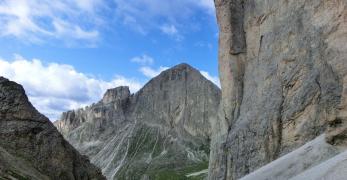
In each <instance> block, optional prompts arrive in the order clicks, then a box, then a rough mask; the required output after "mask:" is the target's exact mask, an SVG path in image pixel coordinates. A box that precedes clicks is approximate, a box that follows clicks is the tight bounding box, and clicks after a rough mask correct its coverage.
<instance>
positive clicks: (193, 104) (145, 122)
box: [55, 64, 220, 179]
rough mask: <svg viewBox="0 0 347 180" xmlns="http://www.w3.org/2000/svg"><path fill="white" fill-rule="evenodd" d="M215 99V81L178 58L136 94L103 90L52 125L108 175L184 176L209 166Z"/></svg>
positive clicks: (216, 91)
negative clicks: (100, 95)
mask: <svg viewBox="0 0 347 180" xmlns="http://www.w3.org/2000/svg"><path fill="white" fill-rule="evenodd" d="M219 101H220V89H219V88H218V87H217V86H216V85H214V84H213V83H212V82H210V81H208V80H207V79H206V78H205V77H203V76H202V75H201V74H200V72H199V71H197V70H196V69H194V68H192V67H191V66H189V65H187V64H180V65H177V66H175V67H173V68H171V69H169V70H166V71H164V72H162V73H161V74H160V75H158V76H157V77H155V78H153V79H152V80H150V81H149V82H148V83H147V84H146V85H145V86H144V87H143V88H142V89H140V90H139V91H138V92H137V93H135V94H130V93H129V89H128V88H127V87H118V88H115V89H111V90H108V91H107V92H106V94H105V96H104V98H103V99H102V100H101V101H100V102H98V103H96V104H93V105H91V106H89V107H86V108H83V109H79V110H73V111H69V112H66V113H64V114H63V115H62V118H61V120H59V121H57V122H55V125H56V127H58V129H59V130H60V132H62V134H63V135H64V137H65V138H66V139H67V140H68V141H69V142H70V143H71V144H72V145H73V146H74V147H76V149H78V150H79V151H80V152H81V153H82V154H85V155H87V156H88V157H90V158H91V161H92V162H93V163H94V164H95V165H97V166H98V167H100V168H101V169H102V172H103V174H104V175H105V176H106V177H107V178H108V179H167V178H173V179H186V178H187V177H186V175H187V174H191V173H194V172H199V171H201V170H204V169H207V168H208V156H209V144H210V138H211V124H210V123H211V121H216V120H213V119H215V118H216V114H217V110H218V106H219Z"/></svg>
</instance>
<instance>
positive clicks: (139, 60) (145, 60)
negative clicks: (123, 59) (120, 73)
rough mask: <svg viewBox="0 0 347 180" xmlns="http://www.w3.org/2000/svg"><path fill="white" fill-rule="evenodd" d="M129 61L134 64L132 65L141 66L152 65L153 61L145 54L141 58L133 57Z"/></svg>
mask: <svg viewBox="0 0 347 180" xmlns="http://www.w3.org/2000/svg"><path fill="white" fill-rule="evenodd" d="M130 61H131V62H134V63H138V64H141V65H147V64H153V63H154V59H153V58H152V57H151V56H148V55H146V54H144V55H142V56H136V57H133V58H132V59H131V60H130Z"/></svg>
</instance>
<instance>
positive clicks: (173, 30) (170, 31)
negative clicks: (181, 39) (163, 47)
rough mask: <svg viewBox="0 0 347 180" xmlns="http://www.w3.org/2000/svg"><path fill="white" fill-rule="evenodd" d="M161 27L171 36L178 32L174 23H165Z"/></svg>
mask: <svg viewBox="0 0 347 180" xmlns="http://www.w3.org/2000/svg"><path fill="white" fill-rule="evenodd" d="M160 29H161V31H162V32H163V33H165V34H168V35H171V36H173V35H176V34H178V31H177V29H176V27H175V26H174V25H172V24H171V25H169V24H164V25H162V26H161V27H160Z"/></svg>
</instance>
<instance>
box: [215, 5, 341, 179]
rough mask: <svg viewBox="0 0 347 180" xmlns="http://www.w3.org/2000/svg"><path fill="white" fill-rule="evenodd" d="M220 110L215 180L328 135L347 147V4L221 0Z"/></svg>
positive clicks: (253, 167) (246, 170)
mask: <svg viewBox="0 0 347 180" xmlns="http://www.w3.org/2000/svg"><path fill="white" fill-rule="evenodd" d="M215 5H216V10H217V19H218V23H219V29H220V33H219V45H220V47H219V48H220V49H219V71H220V79H221V86H222V103H221V107H220V110H219V117H218V120H217V121H216V122H214V123H213V125H212V126H213V130H212V131H213V137H212V143H211V157H210V165H209V179H238V178H241V177H243V176H244V175H246V174H249V173H251V172H253V171H255V170H256V169H258V168H260V167H261V166H263V165H265V164H267V163H269V162H271V161H273V160H275V159H277V158H279V157H281V156H283V155H284V154H287V153H288V152H291V151H293V150H294V149H296V148H298V147H299V146H301V145H303V144H305V143H306V142H308V141H310V140H312V139H314V138H315V137H317V136H318V135H320V134H322V133H324V132H327V138H326V139H327V141H328V142H329V143H331V144H336V145H339V146H343V145H346V142H345V141H346V132H347V130H346V129H347V125H346V124H347V123H346V118H347V116H346V107H347V106H346V96H347V93H346V86H347V84H346V83H347V81H346V79H347V63H346V61H347V59H346V58H347V45H346V43H345V42H346V41H347V1H345V0H298V1H297V0H268V1H263V0H215Z"/></svg>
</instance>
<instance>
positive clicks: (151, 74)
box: [140, 66, 169, 78]
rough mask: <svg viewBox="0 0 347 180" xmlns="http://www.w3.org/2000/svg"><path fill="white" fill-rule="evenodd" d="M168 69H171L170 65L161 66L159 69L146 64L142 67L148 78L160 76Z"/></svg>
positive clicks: (141, 69)
mask: <svg viewBox="0 0 347 180" xmlns="http://www.w3.org/2000/svg"><path fill="white" fill-rule="evenodd" d="M167 69H169V67H164V66H160V67H159V68H158V69H153V68H151V67H148V66H144V67H141V68H140V72H141V73H142V74H143V75H144V76H146V77H148V78H154V77H155V76H158V75H159V74H160V73H161V72H162V71H165V70H167Z"/></svg>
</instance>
